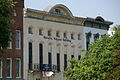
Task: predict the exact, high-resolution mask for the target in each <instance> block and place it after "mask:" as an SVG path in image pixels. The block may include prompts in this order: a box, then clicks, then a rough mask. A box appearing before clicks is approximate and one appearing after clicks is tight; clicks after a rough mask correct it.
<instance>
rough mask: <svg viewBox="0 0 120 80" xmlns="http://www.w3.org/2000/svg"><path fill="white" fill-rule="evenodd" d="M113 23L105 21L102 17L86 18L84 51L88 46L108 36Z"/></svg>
mask: <svg viewBox="0 0 120 80" xmlns="http://www.w3.org/2000/svg"><path fill="white" fill-rule="evenodd" d="M112 24H113V22H110V21H106V20H104V19H103V18H102V17H101V16H97V17H96V18H89V17H88V18H85V21H84V23H83V27H84V28H83V32H84V37H83V38H84V49H85V50H87V49H88V45H89V44H90V43H92V42H94V41H95V40H97V39H100V38H101V37H102V36H104V35H108V30H109V27H110V25H112Z"/></svg>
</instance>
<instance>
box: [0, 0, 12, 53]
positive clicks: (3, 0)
mask: <svg viewBox="0 0 120 80" xmlns="http://www.w3.org/2000/svg"><path fill="white" fill-rule="evenodd" d="M13 6H14V4H13V1H12V0H0V51H2V50H4V49H6V48H7V46H8V42H9V41H10V32H11V30H10V24H11V23H12V19H11V18H10V16H11V14H12V9H13Z"/></svg>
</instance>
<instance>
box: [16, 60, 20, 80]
mask: <svg viewBox="0 0 120 80" xmlns="http://www.w3.org/2000/svg"><path fill="white" fill-rule="evenodd" d="M20 76H21V59H20V58H17V59H16V77H17V78H20Z"/></svg>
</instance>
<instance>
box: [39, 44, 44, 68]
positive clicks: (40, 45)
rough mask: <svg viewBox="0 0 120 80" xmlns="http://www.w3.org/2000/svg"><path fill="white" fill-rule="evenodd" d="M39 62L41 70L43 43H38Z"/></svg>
mask: <svg viewBox="0 0 120 80" xmlns="http://www.w3.org/2000/svg"><path fill="white" fill-rule="evenodd" d="M39 64H40V70H42V65H43V44H41V43H40V44H39Z"/></svg>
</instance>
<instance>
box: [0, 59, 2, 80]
mask: <svg viewBox="0 0 120 80" xmlns="http://www.w3.org/2000/svg"><path fill="white" fill-rule="evenodd" d="M0 78H2V59H1V58H0Z"/></svg>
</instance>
